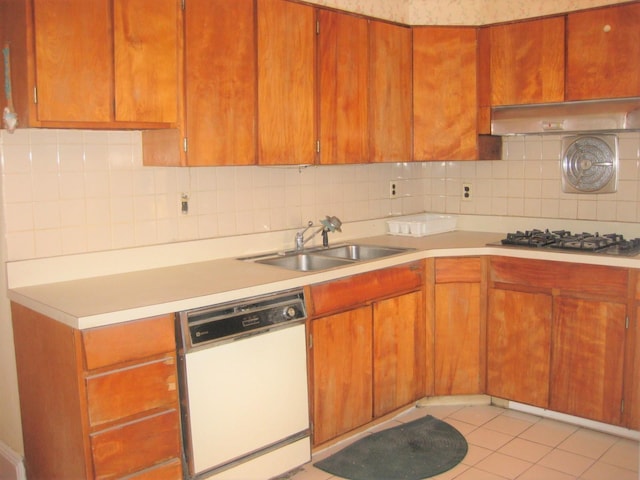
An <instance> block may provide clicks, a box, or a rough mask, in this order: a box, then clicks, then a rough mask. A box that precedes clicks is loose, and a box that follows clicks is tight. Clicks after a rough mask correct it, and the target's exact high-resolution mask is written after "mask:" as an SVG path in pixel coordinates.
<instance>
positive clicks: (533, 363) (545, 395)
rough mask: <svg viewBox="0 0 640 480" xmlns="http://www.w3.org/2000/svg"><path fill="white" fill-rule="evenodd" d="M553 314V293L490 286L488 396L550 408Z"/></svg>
mask: <svg viewBox="0 0 640 480" xmlns="http://www.w3.org/2000/svg"><path fill="white" fill-rule="evenodd" d="M551 314H552V299H551V295H547V294H542V293H529V292H517V291H511V290H500V289H494V288H492V289H489V300H488V316H487V393H488V394H489V395H494V396H496V397H500V398H505V399H509V400H515V401H517V402H522V403H527V404H531V405H535V406H537V407H542V408H547V407H548V404H549V369H550V348H551Z"/></svg>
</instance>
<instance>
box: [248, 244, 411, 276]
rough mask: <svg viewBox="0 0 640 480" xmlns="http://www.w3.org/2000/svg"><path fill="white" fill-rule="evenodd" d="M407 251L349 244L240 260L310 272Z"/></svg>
mask: <svg viewBox="0 0 640 480" xmlns="http://www.w3.org/2000/svg"><path fill="white" fill-rule="evenodd" d="M409 250H412V249H411V248H396V247H382V246H375V245H359V244H349V245H338V246H335V247H328V248H318V249H310V250H304V251H293V252H286V253H281V254H269V255H264V256H259V257H246V258H242V259H241V260H250V261H253V262H255V263H261V264H264V265H273V266H276V267H281V268H286V269H288V270H297V271H300V272H312V271H317V270H327V269H329V268H335V267H342V266H346V265H351V264H353V263H355V262H360V261H366V260H376V259H378V258H383V257H388V256H391V255H397V254H399V253H404V252H406V251H409Z"/></svg>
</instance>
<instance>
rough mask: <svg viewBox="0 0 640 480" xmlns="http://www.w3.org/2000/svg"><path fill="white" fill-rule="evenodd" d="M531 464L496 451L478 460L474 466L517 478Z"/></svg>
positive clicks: (506, 476)
mask: <svg viewBox="0 0 640 480" xmlns="http://www.w3.org/2000/svg"><path fill="white" fill-rule="evenodd" d="M532 465H533V464H532V463H530V462H525V461H524V460H520V459H519V458H515V457H510V456H509V455H504V454H502V453H497V452H496V453H492V454H491V455H489V456H488V457H487V458H485V459H484V460H482V461H480V462H479V463H478V464H477V465H476V466H475V468H479V469H480V470H484V471H486V472H491V473H495V474H496V475H500V476H502V477H505V478H511V479H513V478H518V476H519V475H521V474H522V473H523V472H524V471H526V470H528V469H529V468H531V466H532Z"/></svg>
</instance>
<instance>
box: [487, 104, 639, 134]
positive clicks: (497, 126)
mask: <svg viewBox="0 0 640 480" xmlns="http://www.w3.org/2000/svg"><path fill="white" fill-rule="evenodd" d="M623 130H640V97H633V98H622V99H614V100H588V101H581V102H564V103H545V104H537V105H514V106H505V107H493V108H492V109H491V134H492V135H524V134H539V133H586V132H619V131H623Z"/></svg>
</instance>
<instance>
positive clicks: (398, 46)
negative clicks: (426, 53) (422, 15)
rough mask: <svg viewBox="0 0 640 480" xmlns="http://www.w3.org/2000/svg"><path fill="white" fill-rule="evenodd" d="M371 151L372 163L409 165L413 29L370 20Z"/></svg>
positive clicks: (410, 153)
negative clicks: (402, 163) (404, 163)
mask: <svg viewBox="0 0 640 480" xmlns="http://www.w3.org/2000/svg"><path fill="white" fill-rule="evenodd" d="M369 40H370V58H371V61H370V65H369V68H370V86H369V88H370V90H369V91H370V95H371V96H370V109H371V110H370V130H369V135H370V142H371V143H370V145H371V146H370V148H371V156H370V157H371V161H372V162H407V161H410V160H411V157H412V152H411V147H412V135H411V131H412V128H411V123H412V99H411V97H412V85H411V84H412V74H411V71H412V68H411V63H412V33H411V29H410V28H407V27H402V26H399V25H394V24H390V23H386V22H382V21H377V20H371V21H370V25H369Z"/></svg>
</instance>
